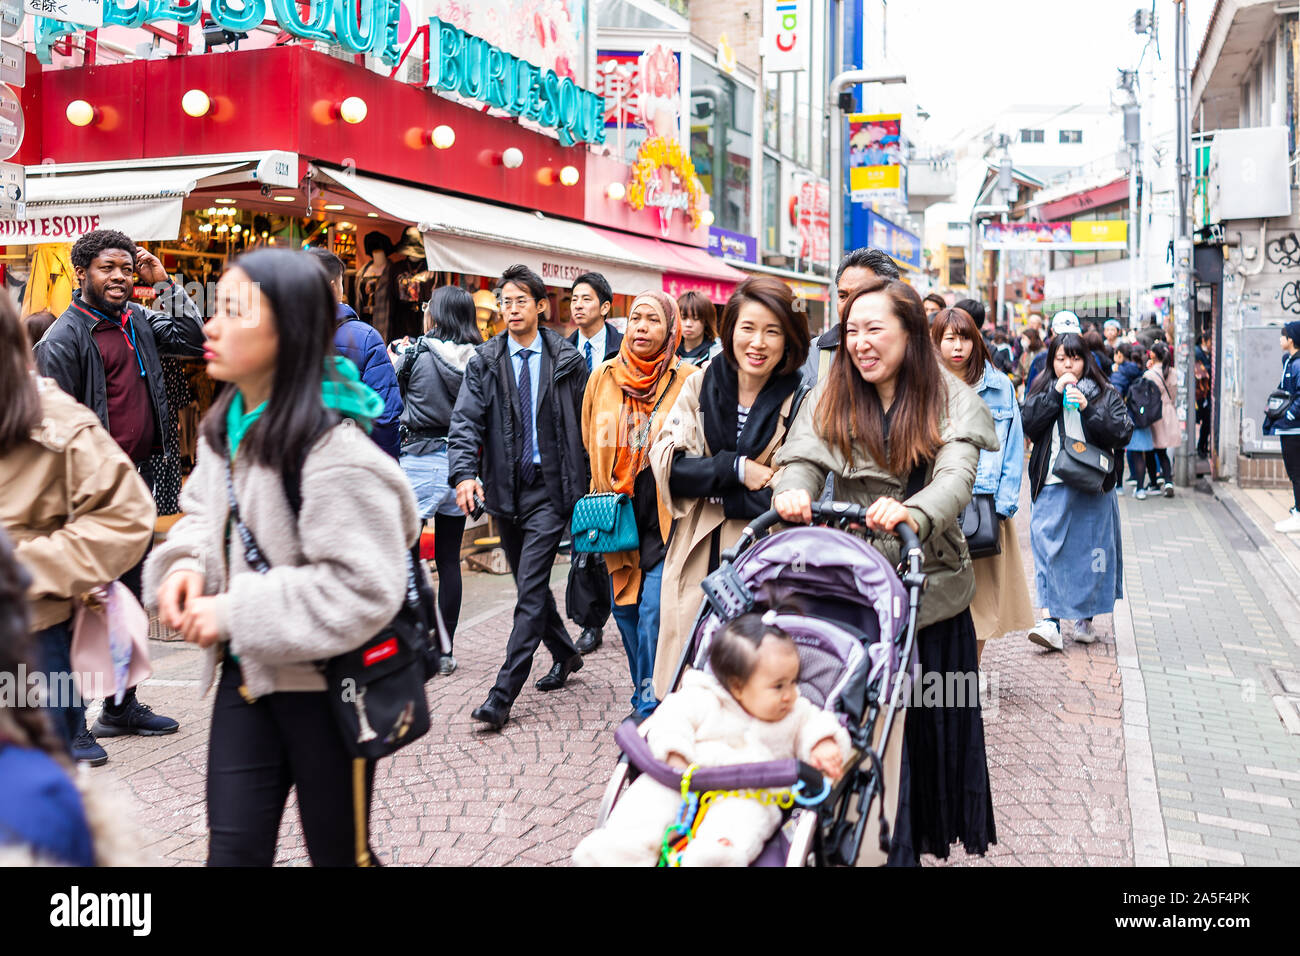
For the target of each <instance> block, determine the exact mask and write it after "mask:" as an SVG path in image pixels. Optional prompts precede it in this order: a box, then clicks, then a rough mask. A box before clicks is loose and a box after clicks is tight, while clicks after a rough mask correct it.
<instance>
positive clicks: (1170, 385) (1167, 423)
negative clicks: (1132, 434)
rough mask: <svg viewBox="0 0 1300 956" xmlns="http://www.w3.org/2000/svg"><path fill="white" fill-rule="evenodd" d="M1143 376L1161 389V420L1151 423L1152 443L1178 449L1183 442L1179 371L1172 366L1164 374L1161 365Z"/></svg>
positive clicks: (1150, 369) (1158, 446)
mask: <svg viewBox="0 0 1300 956" xmlns="http://www.w3.org/2000/svg"><path fill="white" fill-rule="evenodd" d="M1142 377H1143V378H1147V379H1150V380H1151V381H1153V382H1155V383H1156V387H1157V388H1159V389H1160V420H1159V421H1155V422H1152V423H1151V444H1153V445H1155V446H1156V447H1157V448H1172V449H1175V450H1177V449H1178V448H1179V446H1180V445H1181V444H1182V441H1183V436H1182V430H1181V429H1180V428H1179V424H1178V405H1177V398H1176V396H1177V395H1178V373H1177V372H1175V371H1174V370H1173V368H1170V369H1169V371H1168V372H1166V373H1165V374H1164V375H1161V374H1160V367H1159V366H1156V367H1155V368H1149V369H1147V370H1146V371H1145V372H1143V373H1142Z"/></svg>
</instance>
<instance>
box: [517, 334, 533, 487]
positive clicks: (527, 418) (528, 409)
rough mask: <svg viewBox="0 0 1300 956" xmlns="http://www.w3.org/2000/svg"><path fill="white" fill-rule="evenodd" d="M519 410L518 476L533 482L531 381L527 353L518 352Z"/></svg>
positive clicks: (526, 483)
mask: <svg viewBox="0 0 1300 956" xmlns="http://www.w3.org/2000/svg"><path fill="white" fill-rule="evenodd" d="M519 358H520V363H519V365H520V368H519V411H520V417H521V418H522V419H523V439H522V441H520V443H519V477H520V479H521V480H522V481H523V483H524V484H525V485H531V484H532V483H533V476H534V470H533V469H534V468H535V466H534V465H533V381H532V377H531V375H530V374H529V371H528V359H529V353H528V352H527V351H523V352H520V353H519Z"/></svg>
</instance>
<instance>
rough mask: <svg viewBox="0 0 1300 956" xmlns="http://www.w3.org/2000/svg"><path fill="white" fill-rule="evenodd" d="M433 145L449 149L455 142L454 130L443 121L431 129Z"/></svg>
mask: <svg viewBox="0 0 1300 956" xmlns="http://www.w3.org/2000/svg"><path fill="white" fill-rule="evenodd" d="M432 140H433V145H434V146H436V147H438V149H451V147H452V146H453V145H455V143H456V131H455V130H454V129H452V128H451V127H450V126H448V125H446V124H445V123H444V124H443V125H442V126H435V127H434V129H433V137H432Z"/></svg>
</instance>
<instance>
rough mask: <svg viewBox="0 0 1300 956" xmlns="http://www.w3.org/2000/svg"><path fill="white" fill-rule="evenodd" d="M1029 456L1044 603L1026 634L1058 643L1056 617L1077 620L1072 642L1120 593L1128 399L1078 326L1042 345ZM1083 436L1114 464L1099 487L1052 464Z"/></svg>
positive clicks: (1088, 636)
mask: <svg viewBox="0 0 1300 956" xmlns="http://www.w3.org/2000/svg"><path fill="white" fill-rule="evenodd" d="M1021 414H1022V417H1023V420H1024V426H1025V437H1026V438H1027V439H1029V441H1031V442H1033V445H1034V448H1033V451H1032V452H1031V453H1030V455H1029V481H1030V487H1029V494H1030V498H1031V500H1032V501H1033V514H1032V516H1031V518H1030V522H1029V535H1030V544H1031V545H1032V547H1033V552H1034V567H1035V576H1034V581H1035V584H1036V586H1037V589H1038V604H1039V606H1040V607H1042V608H1045V609H1046V613H1045V615H1044V617H1043V619H1042V620H1040V621H1039V622H1038V623H1037V624H1035V625H1034V627H1033V629H1032V630H1030V632H1029V639H1030V640H1031V641H1033V642H1034V643H1035V644H1039V645H1041V646H1043V647H1046V648H1049V649H1051V650H1056V651H1059V650H1061V648H1062V646H1063V645H1062V642H1061V619H1062V618H1072V619H1074V620H1075V622H1076V623H1075V640H1076V641H1078V642H1080V643H1082V644H1091V643H1093V642H1094V641H1095V640H1096V639H1097V635H1096V632H1095V631H1094V629H1093V618H1094V617H1096V616H1097V615H1098V614H1110V613H1111V612H1112V611H1114V609H1115V602H1116V601H1117V600H1119V599H1120V598H1122V597H1123V596H1124V593H1123V587H1124V567H1123V558H1124V556H1123V552H1122V550H1121V547H1120V537H1119V504H1118V502H1117V501H1116V499H1115V496H1114V495H1112V494H1110V492H1111V490H1112V489H1113V488H1114V487H1115V482H1116V481H1118V480H1119V477H1120V474H1121V470H1120V469H1121V468H1122V467H1123V462H1122V459H1121V457H1120V456H1121V453H1122V452H1123V450H1124V446H1125V445H1126V444H1127V443H1128V440H1129V436H1130V435H1131V434H1132V432H1133V422H1132V420H1131V419H1130V418H1129V415H1128V409H1126V408H1125V407H1124V399H1123V398H1122V397H1121V396H1120V393H1119V391H1118V390H1117V389H1115V388H1114V387H1113V386H1112V385H1111V384H1110V382H1109V381H1107V379H1106V377H1105V376H1104V375H1103V374H1102V372H1101V369H1099V368H1098V367H1097V361H1096V359H1095V358H1094V357H1093V354H1092V352H1091V351H1090V350H1089V349H1088V346H1087V344H1086V343H1085V342H1084V340H1083V337H1082V336H1081V335H1078V334H1076V333H1066V334H1064V335H1058V336H1056V337H1055V338H1053V339H1052V344H1051V345H1050V346H1049V347H1048V350H1047V367H1046V368H1045V369H1044V370H1043V374H1042V375H1040V376H1039V377H1038V379H1037V380H1036V381H1035V382H1034V386H1033V388H1031V389H1030V391H1029V395H1028V396H1027V397H1026V398H1025V404H1024V408H1023V409H1022V410H1021ZM1067 440H1069V441H1073V442H1078V441H1080V440H1082V441H1086V442H1088V443H1090V444H1092V445H1097V446H1100V447H1101V448H1103V449H1104V450H1105V454H1106V455H1107V456H1108V459H1109V464H1110V469H1111V470H1110V472H1109V473H1108V474H1107V475H1106V477H1105V479H1104V481H1103V483H1102V488H1101V490H1100V491H1098V492H1090V491H1085V490H1082V489H1080V488H1077V487H1074V486H1073V485H1070V484H1067V483H1066V482H1064V481H1062V480H1061V478H1060V477H1058V476H1057V475H1056V473H1055V471H1054V467H1055V464H1056V461H1057V458H1058V457H1059V456H1060V455H1061V453H1062V448H1063V446H1064V445H1065V442H1066V441H1067Z"/></svg>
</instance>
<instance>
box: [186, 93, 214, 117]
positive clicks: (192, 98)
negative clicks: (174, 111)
mask: <svg viewBox="0 0 1300 956" xmlns="http://www.w3.org/2000/svg"><path fill="white" fill-rule="evenodd" d="M211 107H212V100H210V99H209V98H208V94H207V93H204V92H203V91H202V90H189V91H187V92H186V94H185V95H184V96H182V97H181V109H183V110H184V111H185V115H186V116H193V117H194V118H195V119H197V118H198V117H200V116H206V115H207V114H208V110H209V109H211Z"/></svg>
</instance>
